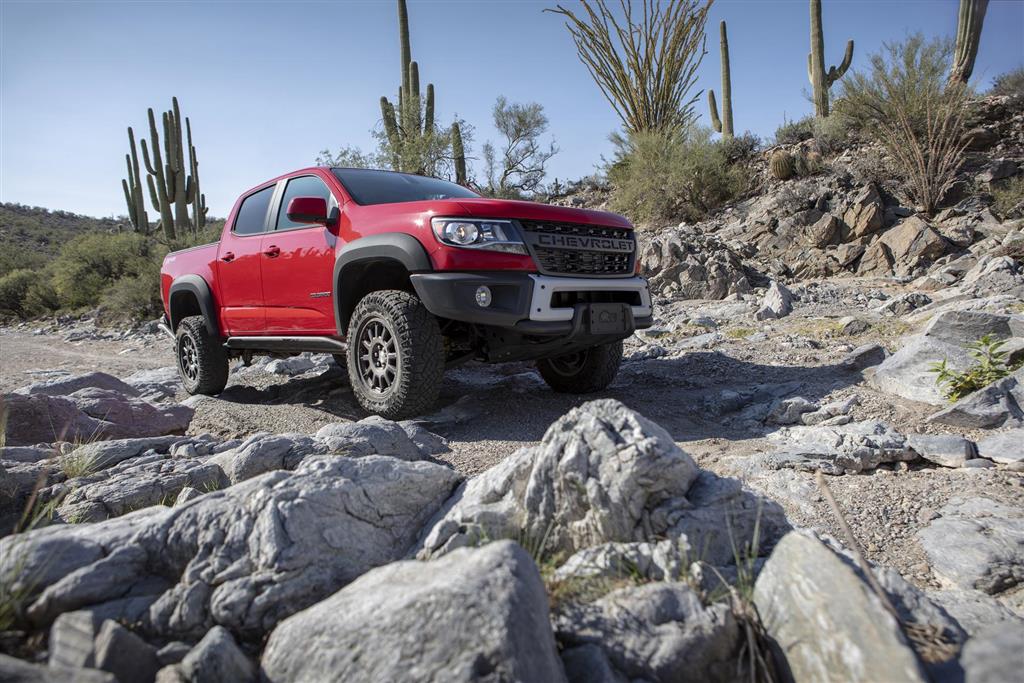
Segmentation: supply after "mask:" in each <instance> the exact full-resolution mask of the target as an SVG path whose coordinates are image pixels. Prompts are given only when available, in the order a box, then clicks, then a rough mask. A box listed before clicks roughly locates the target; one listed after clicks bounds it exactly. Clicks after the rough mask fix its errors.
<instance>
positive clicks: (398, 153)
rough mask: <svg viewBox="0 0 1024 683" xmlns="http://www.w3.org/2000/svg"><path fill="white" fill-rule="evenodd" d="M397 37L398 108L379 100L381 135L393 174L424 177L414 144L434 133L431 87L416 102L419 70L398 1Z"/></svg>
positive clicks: (406, 16) (402, 5) (404, 11)
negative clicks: (402, 172) (410, 172)
mask: <svg viewBox="0 0 1024 683" xmlns="http://www.w3.org/2000/svg"><path fill="white" fill-rule="evenodd" d="M398 34H399V41H400V44H401V61H402V82H401V84H400V85H399V86H398V107H397V109H396V107H395V106H394V105H393V104H392V103H391V102H390V101H388V98H387V97H381V98H380V113H381V117H382V118H383V120H384V134H385V135H386V136H387V139H388V145H389V147H390V148H391V165H392V167H393V168H394V169H395V170H396V171H413V172H415V173H424V172H425V171H426V169H425V168H424V159H423V155H422V154H416V153H415V150H416V148H417V145H416V143H418V142H420V141H422V140H423V139H424V138H427V137H429V136H431V135H433V133H434V85H433V83H430V84H428V85H427V93H426V97H425V98H423V99H421V98H420V68H419V65H418V64H417V63H416V62H414V61H413V60H412V49H411V47H410V45H409V12H408V10H407V9H406V6H405V0H398Z"/></svg>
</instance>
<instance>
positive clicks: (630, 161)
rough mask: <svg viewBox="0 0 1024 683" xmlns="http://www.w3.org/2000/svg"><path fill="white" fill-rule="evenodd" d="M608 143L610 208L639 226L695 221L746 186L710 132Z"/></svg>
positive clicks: (654, 133) (656, 135) (736, 166)
mask: <svg viewBox="0 0 1024 683" xmlns="http://www.w3.org/2000/svg"><path fill="white" fill-rule="evenodd" d="M612 141H613V142H614V143H615V145H616V154H615V158H614V159H613V161H612V163H611V164H610V165H609V166H608V169H607V171H608V180H609V181H610V183H611V185H612V189H613V193H612V205H613V207H614V208H615V209H616V210H618V211H620V212H622V213H625V214H627V215H628V216H630V217H631V218H633V219H634V220H636V221H639V222H646V223H653V222H664V221H678V220H687V221H696V220H699V219H701V218H703V217H704V216H706V215H707V214H708V213H709V212H710V211H712V210H713V209H716V208H718V207H720V206H721V205H722V204H724V203H726V202H728V201H729V200H731V199H734V198H735V197H737V196H739V195H740V194H741V193H742V192H743V191H744V190H745V189H746V187H747V184H748V182H747V179H748V176H747V173H746V170H745V169H744V167H743V166H742V165H740V164H737V163H730V161H729V157H728V153H729V151H730V150H729V148H728V147H727V145H725V144H723V143H721V142H712V141H711V131H710V130H709V129H698V128H692V129H690V130H688V131H687V132H685V133H665V132H657V131H645V132H641V133H633V134H631V135H630V136H629V137H619V136H613V138H612Z"/></svg>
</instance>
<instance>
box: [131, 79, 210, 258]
mask: <svg viewBox="0 0 1024 683" xmlns="http://www.w3.org/2000/svg"><path fill="white" fill-rule="evenodd" d="M148 115H149V136H150V145H149V146H147V145H146V141H145V140H142V159H143V161H144V162H145V164H146V170H147V171H149V175H148V176H147V177H146V184H147V186H148V187H149V198H150V201H151V202H152V203H153V208H154V209H156V210H157V211H159V212H160V226H161V227H162V228H163V231H164V236H165V237H166V238H167V239H168V240H173V239H175V237H177V236H178V235H179V234H181V233H183V232H185V231H187V230H189V229H190V228H191V229H195V230H198V229H199V228H200V227H202V224H203V223H205V214H206V206H205V199H204V197H203V196H202V195H201V194H199V176H198V171H199V162H198V160H197V159H196V155H195V154H196V152H195V146H193V144H192V125H191V122H189V121H188V120H187V119H186V122H185V126H186V131H187V134H188V150H189V166H188V167H186V166H185V154H184V144H183V140H182V134H181V111H180V110H179V108H178V98H177V97H172V98H171V110H170V111H165V112H164V113H163V115H162V117H161V118H162V122H163V129H164V144H163V150H164V151H163V155H161V152H160V134H159V133H158V132H157V127H156V116H155V115H154V114H153V109H152V108H150V109H149V110H148ZM149 147H152V149H153V155H152V157H150V153H149ZM164 156H166V158H167V161H166V163H165V162H164V159H163V157H164ZM190 171H191V173H190ZM189 204H193V215H194V216H195V217H196V218H195V220H194V221H193V220H189V215H188V209H189ZM200 216H201V217H202V220H201V221H200V220H199V217H200Z"/></svg>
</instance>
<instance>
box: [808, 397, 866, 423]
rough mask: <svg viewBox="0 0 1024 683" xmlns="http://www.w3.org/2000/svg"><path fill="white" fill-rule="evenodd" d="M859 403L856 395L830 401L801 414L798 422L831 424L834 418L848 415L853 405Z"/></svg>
mask: <svg viewBox="0 0 1024 683" xmlns="http://www.w3.org/2000/svg"><path fill="white" fill-rule="evenodd" d="M859 404H860V399H859V398H858V397H857V396H850V397H848V398H845V399H843V400H841V401H831V402H829V403H826V404H825V405H823V406H821V407H820V408H818V409H817V410H814V411H811V412H809V413H804V414H802V415H801V416H800V422H801V423H803V424H805V425H808V426H814V425H820V424H833V422H834V418H837V417H846V416H848V415H849V414H850V411H851V410H853V407H854V406H856V405H859Z"/></svg>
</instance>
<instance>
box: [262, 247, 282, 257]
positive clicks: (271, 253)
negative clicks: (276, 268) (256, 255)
mask: <svg viewBox="0 0 1024 683" xmlns="http://www.w3.org/2000/svg"><path fill="white" fill-rule="evenodd" d="M263 253H264V254H266V255H267V256H269V257H270V258H274V257H275V256H277V255H278V254H280V253H281V249H280V248H278V247H276V246H274V245H273V244H271V245H270V246H269V247H267V248H266V249H264V250H263Z"/></svg>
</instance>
